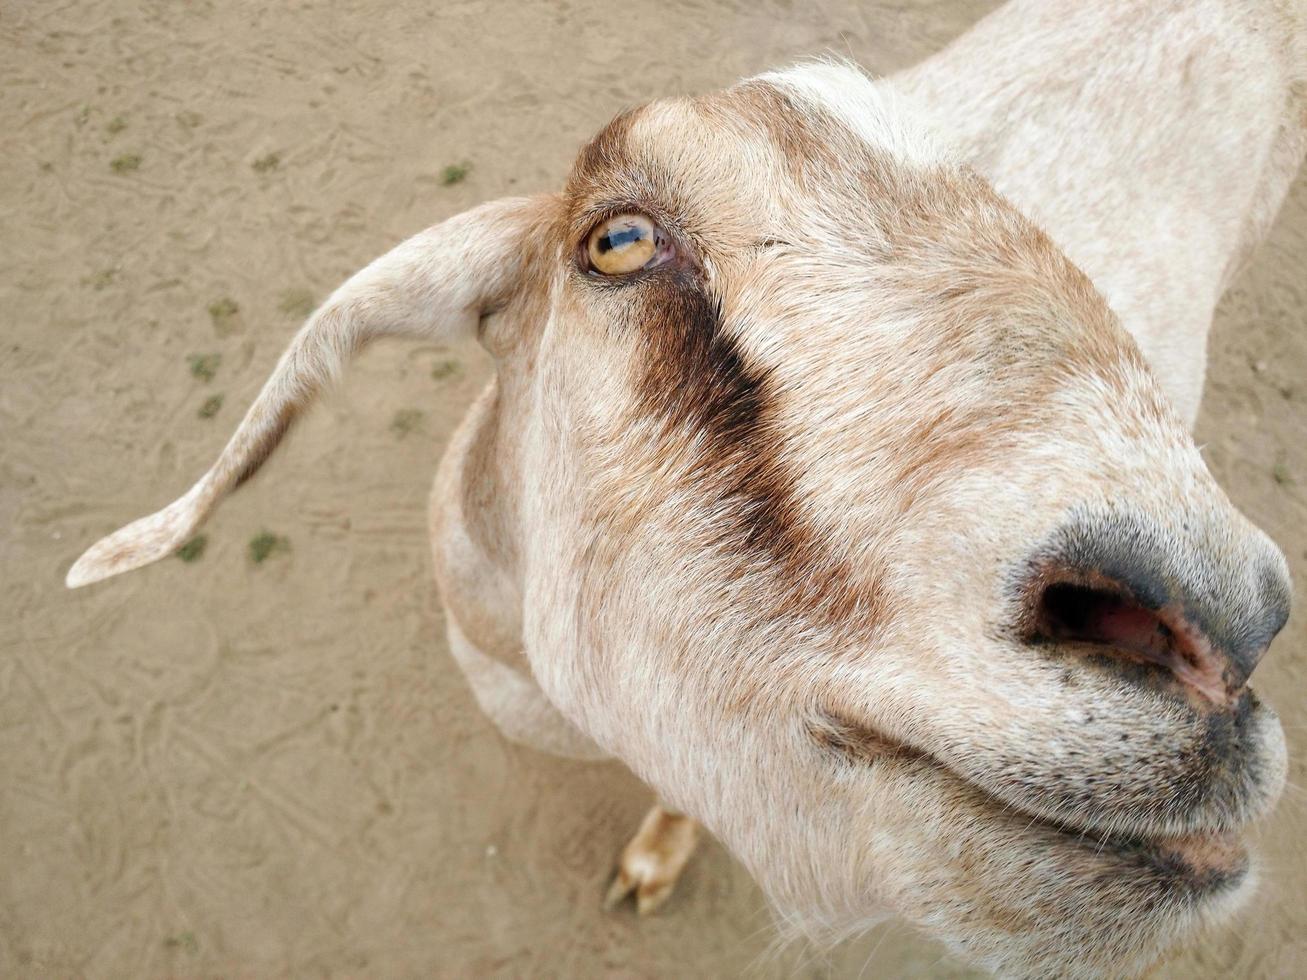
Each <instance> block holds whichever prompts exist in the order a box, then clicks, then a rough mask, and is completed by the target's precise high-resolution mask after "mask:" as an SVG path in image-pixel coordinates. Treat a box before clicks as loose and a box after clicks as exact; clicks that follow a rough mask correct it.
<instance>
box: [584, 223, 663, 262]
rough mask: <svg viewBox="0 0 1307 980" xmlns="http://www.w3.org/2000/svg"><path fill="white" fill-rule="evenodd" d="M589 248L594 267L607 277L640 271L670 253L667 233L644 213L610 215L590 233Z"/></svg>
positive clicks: (587, 250) (587, 245) (587, 242)
mask: <svg viewBox="0 0 1307 980" xmlns="http://www.w3.org/2000/svg"><path fill="white" fill-rule="evenodd" d="M585 248H586V254H587V256H588V257H589V259H590V268H591V270H592V271H594V272H598V273H601V274H602V275H605V276H624V275H626V274H628V273H631V272H638V271H639V270H641V269H645V268H649V267H651V266H654V265H658V264H660V263H661V262H663V261H664V260H666V258H667V256H668V254H670V253H669V249H668V247H667V244H666V240H665V236H663V234H662V233H661V232H660V231H659V229H658V226H657V225H655V224H654V223H653V222H652V221H650V220H649V219H648V218H646V217H645V216H644V215H642V214H619V215H618V216H617V217H615V218H609V219H608V220H607V221H605V222H603V223H602V224H600V225H598V226H597V227H596V228H595V230H594V231H592V232H590V237H589V239H588V240H587V241H586V247H585Z"/></svg>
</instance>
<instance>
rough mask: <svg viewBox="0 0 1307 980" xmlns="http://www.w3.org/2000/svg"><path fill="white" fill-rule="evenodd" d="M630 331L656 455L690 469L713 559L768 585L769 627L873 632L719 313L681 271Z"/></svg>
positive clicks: (863, 599)
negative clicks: (796, 624) (784, 624)
mask: <svg viewBox="0 0 1307 980" xmlns="http://www.w3.org/2000/svg"><path fill="white" fill-rule="evenodd" d="M631 321H633V322H632V323H631V324H630V325H631V326H632V327H633V328H634V329H635V330H636V331H638V334H639V338H640V343H639V346H638V348H637V354H636V356H637V358H638V359H639V360H640V362H641V363H642V365H643V374H642V375H641V376H640V378H639V381H638V383H637V385H638V386H637V391H638V394H639V397H640V402H641V408H642V409H643V411H644V412H645V413H647V414H648V415H650V416H653V417H655V418H657V419H660V420H661V421H662V423H663V425H662V430H661V440H662V441H661V445H660V446H659V447H658V450H657V451H660V452H665V453H667V454H669V455H671V456H672V458H675V456H676V455H680V456H681V457H682V458H683V459H685V460H686V461H687V463H688V466H687V468H686V478H687V479H688V481H689V482H690V483H691V485H692V487H693V489H694V496H695V498H697V500H699V501H700V505H701V507H702V514H711V515H713V519H714V520H713V528H714V531H713V537H714V540H713V542H712V543H714V544H715V545H717V546H718V548H719V553H720V554H722V555H725V556H728V557H730V558H731V559H733V560H734V562H735V571H736V573H737V574H741V575H742V574H746V573H756V572H758V571H759V570H762V569H769V570H771V571H774V572H775V573H776V581H777V583H778V584H779V586H780V591H781V596H782V598H783V601H782V603H781V604H780V606H779V608H778V609H776V610H775V613H776V614H777V615H780V616H785V617H790V616H800V617H805V618H809V619H811V620H815V621H818V622H820V623H822V624H833V623H835V622H849V621H850V619H851V618H853V617H856V618H857V619H858V620H860V621H861V625H862V626H864V627H870V626H873V625H874V624H875V623H876V622H877V621H879V620H880V618H881V613H882V612H883V600H882V597H881V595H880V594H879V592H878V591H876V590H874V589H873V590H871V591H870V592H869V591H868V590H867V589H866V588H865V585H863V586H857V585H855V584H854V583H859V582H861V583H865V582H866V580H867V576H866V575H865V573H864V574H862V575H856V576H855V575H854V574H852V570H851V569H849V568H848V567H846V566H845V565H844V564H843V563H842V562H840V561H839V560H837V559H836V558H835V557H834V556H833V555H832V553H831V552H832V549H831V548H829V547H828V546H827V545H826V544H825V543H824V542H823V541H822V540H821V539H820V537H819V535H818V533H817V531H816V529H815V528H813V527H810V526H809V525H808V524H807V523H806V522H805V520H804V518H803V516H802V513H801V509H800V508H799V507H798V505H797V503H796V501H795V499H794V486H795V479H794V477H793V475H792V474H791V473H790V472H789V471H788V469H787V467H786V465H785V464H784V462H783V461H782V459H781V449H782V438H781V435H780V432H779V429H778V427H777V426H776V424H775V411H774V408H773V404H774V399H775V392H774V389H773V380H772V376H771V374H770V372H769V371H766V370H763V369H760V368H758V367H757V366H755V365H751V364H749V363H748V361H747V359H746V358H745V357H744V356H743V355H742V353H741V351H740V349H739V347H738V345H737V344H736V342H735V340H734V339H733V338H732V337H731V335H730V333H729V332H728V331H726V330H724V329H723V322H722V310H721V307H720V304H719V303H717V302H716V301H715V300H714V299H713V298H712V297H710V296H709V295H708V294H707V292H706V290H705V289H704V288H703V286H702V284H701V283H699V282H698V281H697V280H696V278H695V275H694V273H692V272H689V271H684V270H683V271H679V272H677V273H676V274H675V275H674V276H668V277H667V278H665V279H663V280H660V281H656V282H649V283H646V284H645V292H644V295H643V296H641V297H640V299H639V301H638V302H637V303H635V304H634V309H633V311H632V316H631Z"/></svg>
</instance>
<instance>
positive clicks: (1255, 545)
mask: <svg viewBox="0 0 1307 980" xmlns="http://www.w3.org/2000/svg"><path fill="white" fill-rule="evenodd" d="M1185 537H1193V536H1190V535H1186V536H1185ZM1214 544H1215V545H1218V546H1217V547H1202V546H1201V545H1208V546H1211V545H1214ZM1195 545H1200V546H1199V547H1195ZM1268 552H1270V553H1268ZM1030 570H1031V574H1030V576H1029V578H1028V579H1027V582H1026V587H1025V589H1024V593H1025V610H1026V614H1025V622H1026V634H1027V636H1028V638H1029V639H1031V640H1034V641H1042V642H1052V643H1058V644H1068V645H1077V646H1079V647H1080V648H1081V649H1082V650H1084V651H1085V652H1092V653H1104V654H1108V655H1110V656H1113V657H1116V658H1119V659H1120V660H1121V661H1122V662H1123V663H1124V662H1135V663H1139V662H1143V663H1149V664H1154V665H1157V666H1160V667H1162V668H1164V669H1166V670H1168V671H1169V672H1170V673H1171V674H1173V675H1174V676H1175V678H1176V679H1177V680H1179V681H1180V682H1181V683H1182V684H1184V685H1185V686H1186V687H1188V688H1190V689H1192V690H1193V691H1195V692H1197V693H1198V694H1200V695H1201V696H1203V697H1204V698H1206V699H1208V700H1210V701H1212V702H1214V703H1217V704H1228V703H1230V702H1231V701H1232V700H1233V699H1234V698H1235V697H1236V696H1237V695H1238V692H1239V691H1240V689H1241V688H1242V687H1243V686H1244V685H1245V684H1246V683H1247V681H1248V676H1249V675H1250V674H1251V673H1252V671H1253V668H1254V667H1256V666H1257V662H1258V661H1259V660H1260V659H1261V658H1262V655H1263V654H1264V653H1265V652H1266V649H1267V647H1268V646H1269V645H1270V642H1271V640H1272V639H1273V638H1274V637H1275V635H1276V634H1277V633H1278V632H1279V631H1280V629H1281V628H1282V627H1283V626H1284V623H1285V621H1286V620H1287V619H1288V616H1289V597H1290V587H1289V579H1288V573H1287V571H1286V570H1285V566H1284V561H1283V559H1282V558H1281V557H1280V556H1279V555H1278V553H1275V552H1274V550H1273V549H1272V548H1269V547H1267V546H1266V545H1265V544H1264V543H1263V540H1262V539H1260V538H1259V539H1258V540H1256V541H1249V540H1247V539H1236V538H1235V537H1234V535H1233V532H1228V531H1227V533H1225V534H1224V535H1212V534H1208V535H1204V536H1203V539H1202V540H1200V541H1194V540H1190V541H1185V542H1183V543H1182V542H1180V541H1176V540H1170V541H1168V540H1167V538H1166V536H1165V535H1164V534H1162V533H1160V531H1159V529H1157V528H1153V527H1150V526H1148V525H1146V524H1144V523H1143V522H1140V521H1136V520H1129V521H1123V520H1122V519H1121V518H1120V517H1113V518H1112V519H1110V520H1107V521H1092V520H1079V521H1076V522H1075V523H1074V524H1071V525H1068V526H1065V527H1063V528H1062V529H1061V530H1060V531H1059V532H1058V534H1057V535H1055V536H1054V543H1053V545H1052V546H1051V547H1048V548H1044V549H1041V550H1040V552H1039V554H1038V555H1037V556H1036V558H1035V559H1034V560H1033V561H1032V562H1031V565H1030Z"/></svg>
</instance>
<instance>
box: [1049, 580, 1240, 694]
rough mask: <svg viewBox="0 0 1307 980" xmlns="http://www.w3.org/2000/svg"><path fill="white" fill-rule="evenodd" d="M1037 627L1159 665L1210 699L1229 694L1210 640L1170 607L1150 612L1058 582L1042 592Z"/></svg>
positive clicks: (1117, 596) (1124, 598) (1053, 636)
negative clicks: (1193, 628) (1189, 625)
mask: <svg viewBox="0 0 1307 980" xmlns="http://www.w3.org/2000/svg"><path fill="white" fill-rule="evenodd" d="M1036 630H1037V632H1038V633H1039V634H1040V635H1042V636H1043V637H1044V638H1046V639H1049V640H1054V641H1058V642H1063V643H1086V644H1091V645H1093V646H1099V647H1106V648H1108V649H1109V650H1110V651H1111V652H1112V653H1114V654H1118V655H1124V656H1126V657H1129V658H1131V659H1135V660H1141V661H1145V662H1147V663H1153V664H1158V665H1159V666H1162V667H1165V668H1166V669H1167V670H1169V671H1170V672H1171V673H1172V674H1174V675H1175V676H1176V677H1177V678H1178V679H1179V680H1181V681H1182V682H1184V683H1185V684H1187V685H1188V686H1190V687H1192V688H1194V689H1195V690H1196V691H1198V692H1199V693H1200V694H1202V695H1203V696H1204V697H1206V698H1208V699H1209V700H1212V701H1217V702H1224V701H1227V700H1228V699H1229V695H1228V692H1227V691H1226V686H1225V683H1224V681H1223V679H1222V677H1221V669H1220V666H1219V664H1218V663H1217V661H1216V658H1214V657H1213V656H1212V654H1211V650H1210V647H1209V645H1208V643H1207V642H1206V641H1205V640H1204V639H1203V637H1202V636H1201V635H1200V634H1198V633H1196V632H1195V631H1194V630H1192V629H1191V628H1189V627H1188V625H1187V624H1186V623H1185V622H1184V619H1183V617H1182V616H1180V615H1179V614H1177V613H1173V612H1172V611H1171V610H1169V609H1165V608H1164V609H1160V610H1156V611H1154V610H1151V609H1147V608H1145V607H1144V606H1142V605H1140V604H1139V603H1138V602H1136V601H1135V600H1134V599H1132V598H1131V597H1130V596H1128V595H1124V594H1122V593H1119V592H1113V591H1109V590H1107V589H1097V588H1092V587H1089V586H1085V585H1076V584H1072V583H1067V582H1057V583H1054V584H1052V585H1049V586H1048V587H1047V588H1045V589H1044V591H1043V594H1042V595H1041V596H1040V599H1039V605H1038V608H1037V610H1036Z"/></svg>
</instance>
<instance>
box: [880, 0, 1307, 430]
mask: <svg viewBox="0 0 1307 980" xmlns="http://www.w3.org/2000/svg"><path fill="white" fill-rule="evenodd" d="M890 84H891V85H892V86H893V87H894V88H895V90H896V91H898V92H900V93H901V94H902V95H904V96H905V97H906V98H907V99H908V100H909V101H911V102H913V103H915V104H917V106H918V107H919V108H920V109H922V110H923V111H924V112H925V114H926V115H927V116H928V117H930V118H931V119H932V121H933V122H934V124H935V125H936V127H937V128H938V129H939V131H940V132H941V134H942V135H943V136H944V137H945V138H946V139H947V140H949V141H950V142H952V143H953V145H955V146H956V147H957V148H958V149H960V151H961V152H962V153H963V155H964V156H965V158H966V159H968V160H969V161H970V162H971V163H972V164H973V165H974V166H975V167H976V168H977V169H979V170H980V171H982V172H983V173H985V174H986V175H987V176H988V177H989V178H990V179H991V180H992V181H993V182H994V184H995V186H996V187H997V188H998V189H999V190H1000V191H1001V192H1002V193H1004V194H1005V195H1007V196H1008V197H1009V198H1010V199H1012V200H1013V201H1014V202H1015V203H1016V204H1017V205H1018V206H1019V207H1021V208H1022V209H1023V210H1025V211H1026V213H1027V214H1029V215H1030V217H1032V218H1033V219H1034V220H1035V221H1036V222H1037V223H1038V224H1040V225H1041V227H1043V228H1044V229H1045V230H1046V231H1047V232H1048V233H1049V234H1050V235H1051V236H1052V238H1053V239H1054V241H1056V242H1057V243H1058V245H1060V246H1061V247H1062V248H1063V249H1064V250H1065V251H1066V253H1067V254H1068V256H1069V257H1070V258H1071V259H1072V260H1073V261H1074V262H1076V263H1077V264H1078V265H1080V267H1081V268H1082V269H1084V271H1085V272H1086V273H1087V274H1088V275H1089V276H1090V278H1091V279H1092V280H1093V281H1094V283H1095V284H1096V285H1097V286H1098V288H1099V289H1100V290H1101V291H1102V293H1103V294H1104V296H1105V297H1106V298H1107V300H1108V302H1109V303H1110V304H1111V305H1112V307H1113V308H1114V309H1115V310H1116V312H1117V314H1118V315H1119V316H1120V317H1121V319H1122V322H1123V324H1124V325H1125V327H1126V328H1127V329H1128V330H1129V331H1130V332H1131V333H1132V334H1133V335H1134V337H1135V339H1136V340H1137V342H1138V343H1139V345H1140V347H1141V348H1142V350H1143V352H1144V355H1145V357H1147V358H1148V360H1149V362H1150V364H1151V365H1152V366H1153V368H1154V370H1155V371H1156V373H1157V375H1158V377H1159V380H1160V381H1161V383H1162V385H1163V387H1164V388H1165V389H1166V391H1167V393H1168V394H1169V395H1170V397H1171V398H1172V400H1173V401H1174V402H1175V404H1176V407H1177V408H1178V409H1179V411H1180V412H1181V415H1182V417H1183V418H1184V419H1185V420H1186V421H1187V422H1188V423H1189V424H1190V425H1191V426H1192V424H1193V421H1194V419H1195V417H1196V415H1197V411H1198V402H1199V399H1200V396H1201V391H1202V383H1203V373H1204V370H1205V364H1206V356H1205V350H1206V337H1207V330H1208V327H1209V325H1210V323H1211V317H1212V313H1213V310H1214V308H1215V306H1216V302H1217V300H1218V299H1219V298H1220V295H1221V293H1222V292H1223V291H1224V289H1225V287H1226V286H1227V285H1228V283H1229V282H1230V280H1231V278H1232V277H1233V276H1234V274H1235V273H1236V272H1237V271H1238V269H1239V268H1240V266H1241V265H1242V263H1243V261H1244V260H1245V259H1246V258H1247V256H1248V254H1249V253H1250V252H1251V250H1252V249H1253V247H1254V246H1255V245H1256V244H1257V243H1258V242H1259V241H1260V240H1261V238H1262V237H1263V236H1264V235H1265V234H1266V232H1267V230H1268V228H1269V227H1270V224H1271V221H1272V218H1273V217H1274V215H1275V213H1276V211H1277V210H1278V208H1279V206H1280V203H1281V201H1282V200H1283V197H1284V195H1285V193H1286V191H1287V189H1288V186H1289V183H1290V182H1291V180H1292V178H1293V175H1294V173H1295V172H1296V171H1297V169H1298V166H1299V163H1300V162H1301V159H1302V156H1303V153H1304V147H1305V146H1307V131H1305V130H1307V15H1304V13H1303V12H1302V10H1301V9H1299V10H1298V11H1297V12H1296V13H1295V12H1294V10H1293V5H1292V4H1291V3H1290V2H1285V0H1260V2H1259V0H1252V2H1235V0H1187V2H1183V3H1181V2H1174V3H1157V2H1149V3H1145V2H1131V0H1115V2H1103V3H1082V2H1080V0H1015V2H1013V3H1010V4H1008V5H1006V6H1004V7H1003V8H1001V9H1000V10H998V11H997V12H996V13H994V14H993V15H991V16H990V17H988V18H987V19H985V20H984V21H982V22H981V23H980V24H979V25H977V26H976V27H975V28H974V29H973V30H971V31H969V32H968V33H967V34H965V35H963V36H962V37H961V38H959V39H958V40H957V41H956V42H954V43H953V44H952V45H951V46H950V47H948V48H946V49H945V50H944V51H942V52H940V53H939V54H937V55H935V56H934V57H932V58H930V59H928V60H927V61H925V62H923V63H922V64H920V65H918V66H916V67H915V68H913V69H911V70H909V71H907V72H904V73H902V74H900V75H898V76H895V77H894V78H893V79H891V80H890Z"/></svg>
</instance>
